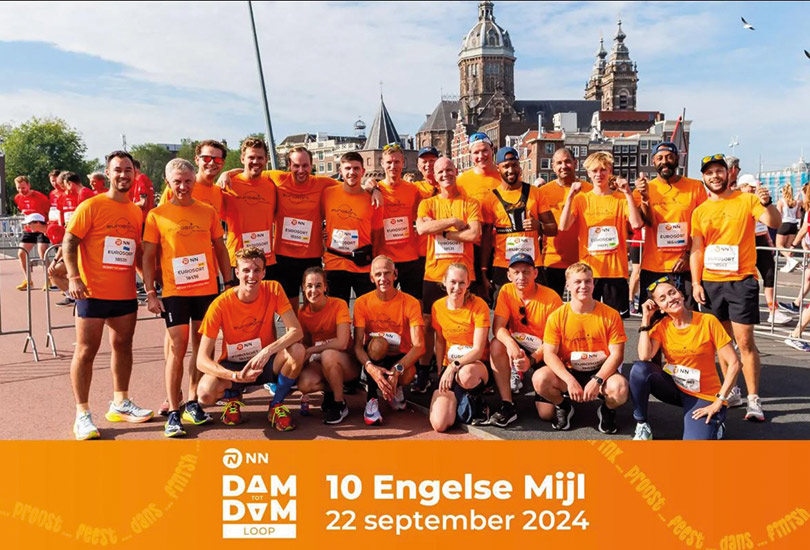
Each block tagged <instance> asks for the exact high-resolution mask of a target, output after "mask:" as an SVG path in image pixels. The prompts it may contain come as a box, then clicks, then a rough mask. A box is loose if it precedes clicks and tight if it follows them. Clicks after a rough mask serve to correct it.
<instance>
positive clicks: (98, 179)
mask: <svg viewBox="0 0 810 550" xmlns="http://www.w3.org/2000/svg"><path fill="white" fill-rule="evenodd" d="M87 179H88V180H90V189H91V190H92V191H93V194H94V195H100V194H102V193H106V192H107V178H106V177H105V176H104V173H103V172H93V173H92V174H89V175H88V176H87Z"/></svg>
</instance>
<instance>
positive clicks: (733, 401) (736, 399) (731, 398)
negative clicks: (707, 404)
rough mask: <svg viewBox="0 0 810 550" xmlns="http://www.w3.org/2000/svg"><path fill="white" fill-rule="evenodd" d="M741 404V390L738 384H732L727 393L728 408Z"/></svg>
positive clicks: (740, 405)
mask: <svg viewBox="0 0 810 550" xmlns="http://www.w3.org/2000/svg"><path fill="white" fill-rule="evenodd" d="M742 406H743V399H742V392H741V391H740V387H739V386H734V387H733V388H731V392H730V393H729V394H728V408H729V409H731V408H733V407H742Z"/></svg>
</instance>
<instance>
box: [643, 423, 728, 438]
mask: <svg viewBox="0 0 810 550" xmlns="http://www.w3.org/2000/svg"><path fill="white" fill-rule="evenodd" d="M652 438H653V435H652V428H650V425H649V424H647V423H646V422H639V423H638V424H636V434H635V435H634V436H633V441H652ZM718 439H720V438H719V437H718Z"/></svg>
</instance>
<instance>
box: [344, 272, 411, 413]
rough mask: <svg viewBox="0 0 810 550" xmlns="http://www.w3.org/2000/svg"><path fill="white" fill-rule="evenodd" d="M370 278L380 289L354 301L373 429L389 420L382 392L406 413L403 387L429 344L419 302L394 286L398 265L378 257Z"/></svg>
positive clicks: (357, 340) (356, 336)
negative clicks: (382, 409) (381, 401)
mask: <svg viewBox="0 0 810 550" xmlns="http://www.w3.org/2000/svg"><path fill="white" fill-rule="evenodd" d="M369 277H370V279H371V280H372V281H373V284H374V287H375V288H374V290H372V291H371V292H369V293H368V294H363V295H362V296H360V297H358V298H357V300H356V301H355V302H354V353H355V355H356V356H357V360H358V362H359V363H360V364H361V365H363V368H364V369H365V371H366V374H367V375H368V376H367V382H368V396H367V398H366V410H365V413H364V415H363V417H364V419H365V422H366V424H367V425H369V426H371V425H377V424H381V423H382V420H383V418H382V415H381V414H380V406H379V402H378V398H377V396H378V392H379V391H380V390H382V393H383V398H385V399H387V400H388V403H389V404H390V405H391V408H392V409H394V410H403V409H405V395H404V394H403V392H402V387H403V386H405V385H407V384H410V383H411V381H412V380H413V378H414V375H415V371H416V369H415V368H414V365H415V364H416V360H417V359H418V358H419V356H420V355H422V353H423V352H424V351H425V343H424V338H423V334H424V333H423V327H424V321H423V320H422V316H421V315H420V314H419V301H418V300H417V299H416V298H414V297H413V296H410V295H408V294H406V293H404V292H401V291H399V290H397V288H396V286H394V282H395V281H396V277H397V270H396V266H395V265H394V261H393V260H392V259H391V258H388V257H386V256H377V257H376V258H374V261H373V262H372V263H371V273H370V275H369Z"/></svg>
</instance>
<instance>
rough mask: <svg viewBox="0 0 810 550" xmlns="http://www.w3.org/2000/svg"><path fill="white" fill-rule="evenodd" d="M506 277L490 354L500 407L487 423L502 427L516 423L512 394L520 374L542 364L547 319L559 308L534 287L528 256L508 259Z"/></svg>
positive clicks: (549, 295)
mask: <svg viewBox="0 0 810 550" xmlns="http://www.w3.org/2000/svg"><path fill="white" fill-rule="evenodd" d="M507 277H508V278H509V282H508V283H506V284H505V285H503V286H502V287H501V290H500V292H499V293H498V299H497V301H496V303H495V317H494V319H493V321H492V334H493V338H492V341H491V342H490V352H489V354H490V358H491V362H492V371H493V376H494V378H495V384H496V385H497V387H498V394H499V395H500V398H501V406H500V408H499V409H498V410H497V411H496V412H495V413H494V414H493V415H492V417H491V418H490V424H494V425H495V426H498V427H501V428H505V427H506V426H508V425H509V424H511V423H512V422H514V421H516V420H517V417H518V415H517V409H516V408H515V405H514V403H513V401H512V393H517V392H519V391H520V389H521V387H522V385H523V375H524V374H525V373H526V372H528V371H529V369H530V368H534V369H539V368H540V367H542V366H543V365H544V364H545V363H544V362H543V332H544V331H545V328H546V320H547V319H548V318H549V316H550V315H551V314H552V313H553V312H554V311H555V310H556V309H557V308H558V307H560V306H561V305H562V299H561V298H560V297H559V296H558V295H557V293H556V292H554V291H553V290H551V289H550V288H547V287H544V286H542V285H539V284H537V281H536V279H537V268H536V267H535V261H534V258H532V257H531V256H529V255H528V254H521V253H518V254H515V255H513V256H512V257H511V258H510V259H509V267H508V268H507ZM535 372H537V371H535ZM535 391H536V388H535ZM538 395H539V394H538ZM538 412H539V411H538Z"/></svg>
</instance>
